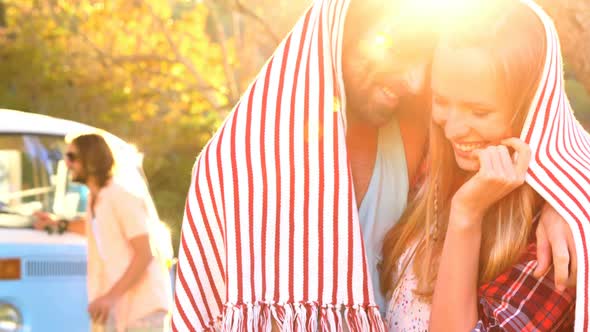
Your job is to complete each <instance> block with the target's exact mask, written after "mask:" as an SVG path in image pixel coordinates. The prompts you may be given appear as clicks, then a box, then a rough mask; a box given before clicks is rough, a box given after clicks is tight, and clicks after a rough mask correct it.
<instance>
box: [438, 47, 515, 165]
mask: <svg viewBox="0 0 590 332" xmlns="http://www.w3.org/2000/svg"><path fill="white" fill-rule="evenodd" d="M493 61H494V59H493V58H492V56H491V55H489V54H488V53H486V52H485V51H484V49H479V48H449V47H445V46H444V45H441V46H439V47H438V49H437V50H436V52H435V56H434V62H433V66H432V93H433V95H432V117H433V121H434V122H435V123H436V124H437V125H438V126H440V127H441V129H442V130H443V131H444V134H445V136H446V138H447V140H449V143H450V144H451V145H452V147H453V152H454V155H455V160H456V162H457V165H458V166H459V168H461V169H463V170H465V171H477V170H478V169H479V161H478V159H477V157H476V156H475V154H474V153H473V152H474V151H475V150H477V149H483V148H485V147H486V146H490V145H498V144H500V141H501V140H502V139H504V138H508V137H511V136H514V134H515V133H513V130H512V119H513V117H514V110H513V109H512V108H511V107H510V105H508V101H507V97H506V94H504V93H503V91H504V90H502V87H501V85H500V83H499V79H498V77H497V75H496V70H495V66H494V62H493Z"/></svg>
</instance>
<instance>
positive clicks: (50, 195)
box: [0, 134, 88, 227]
mask: <svg viewBox="0 0 590 332" xmlns="http://www.w3.org/2000/svg"><path fill="white" fill-rule="evenodd" d="M65 147H66V144H65V141H64V138H63V137H59V136H47V135H34V134H23V135H19V134H0V226H2V227H30V226H31V218H30V216H31V214H32V213H33V212H35V211H39V210H42V211H48V212H52V213H55V214H57V215H59V216H63V217H68V218H71V217H74V216H75V215H77V214H80V213H83V212H84V211H85V208H86V200H87V197H88V190H87V189H86V187H85V186H83V185H80V184H75V183H72V182H71V181H70V180H69V176H68V171H67V168H66V165H65V162H64V161H63V151H64V150H65Z"/></svg>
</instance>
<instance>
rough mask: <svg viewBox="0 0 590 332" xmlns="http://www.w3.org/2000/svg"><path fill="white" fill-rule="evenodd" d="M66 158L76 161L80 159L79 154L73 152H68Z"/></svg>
mask: <svg viewBox="0 0 590 332" xmlns="http://www.w3.org/2000/svg"><path fill="white" fill-rule="evenodd" d="M66 159H67V160H68V161H69V162H74V161H76V160H78V155H77V154H75V153H73V152H67V153H66Z"/></svg>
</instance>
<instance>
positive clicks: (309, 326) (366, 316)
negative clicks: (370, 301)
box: [215, 302, 385, 332]
mask: <svg viewBox="0 0 590 332" xmlns="http://www.w3.org/2000/svg"><path fill="white" fill-rule="evenodd" d="M344 324H346V327H345V326H344ZM273 325H274V326H275V327H277V328H278V329H279V331H281V332H343V331H350V332H357V331H358V332H384V331H385V329H384V327H383V322H382V320H381V316H380V314H379V310H378V309H377V307H376V306H360V305H355V306H345V305H323V306H319V305H318V304H317V303H315V302H309V303H289V304H273V303H263V302H257V303H255V304H241V305H226V307H225V311H224V315H223V318H222V321H221V324H218V328H216V329H215V330H217V331H223V332H245V331H256V332H258V331H263V332H271V331H272V329H273Z"/></svg>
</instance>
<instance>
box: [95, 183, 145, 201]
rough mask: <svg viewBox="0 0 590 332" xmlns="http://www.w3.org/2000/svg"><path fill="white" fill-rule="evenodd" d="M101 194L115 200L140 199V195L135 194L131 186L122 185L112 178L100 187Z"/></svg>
mask: <svg viewBox="0 0 590 332" xmlns="http://www.w3.org/2000/svg"><path fill="white" fill-rule="evenodd" d="M101 195H104V196H106V197H108V198H110V199H114V200H115V201H116V202H125V201H129V200H138V199H140V197H139V196H138V195H136V194H135V193H134V192H133V191H132V190H131V188H127V187H126V186H123V185H122V184H120V183H118V182H117V181H114V180H111V181H110V182H109V183H108V184H107V185H106V186H104V187H103V188H102V193H101Z"/></svg>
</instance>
